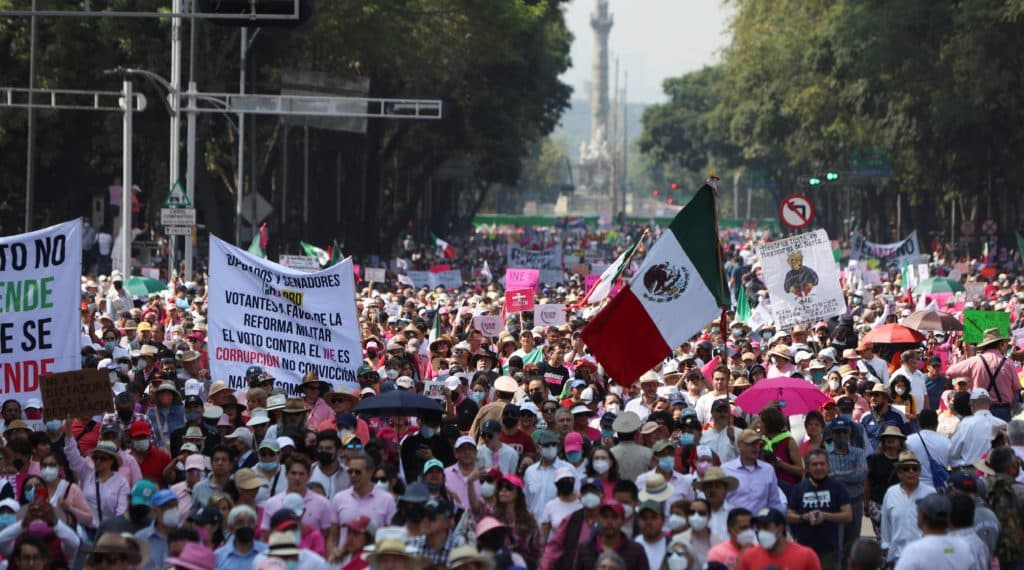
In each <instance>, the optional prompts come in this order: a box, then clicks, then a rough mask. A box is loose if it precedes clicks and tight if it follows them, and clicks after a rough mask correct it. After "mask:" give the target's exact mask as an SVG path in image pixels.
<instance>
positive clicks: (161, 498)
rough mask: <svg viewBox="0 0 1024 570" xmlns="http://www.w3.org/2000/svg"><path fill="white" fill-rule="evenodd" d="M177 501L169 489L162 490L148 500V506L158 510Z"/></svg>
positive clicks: (176, 497)
mask: <svg viewBox="0 0 1024 570" xmlns="http://www.w3.org/2000/svg"><path fill="white" fill-rule="evenodd" d="M177 500H178V496H177V495H175V494H174V491H172V490H170V489H162V490H160V491H157V492H156V493H154V494H153V496H152V498H151V499H150V500H149V506H151V507H157V508H159V507H162V506H164V505H166V504H168V503H171V502H175V501H177Z"/></svg>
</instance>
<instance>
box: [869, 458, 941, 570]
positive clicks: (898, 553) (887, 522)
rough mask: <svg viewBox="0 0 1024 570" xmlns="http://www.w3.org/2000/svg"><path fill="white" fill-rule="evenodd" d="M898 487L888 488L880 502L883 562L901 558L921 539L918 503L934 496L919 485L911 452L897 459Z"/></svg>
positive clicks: (918, 466)
mask: <svg viewBox="0 0 1024 570" xmlns="http://www.w3.org/2000/svg"><path fill="white" fill-rule="evenodd" d="M896 472H897V474H898V475H899V478H900V482H899V484H898V485H893V486H892V487H889V490H888V491H886V492H885V498H884V499H882V532H881V533H880V535H881V536H880V537H879V538H880V539H881V541H880V542H881V545H882V550H883V551H884V552H885V553H886V560H888V561H889V562H895V561H897V560H899V559H900V558H901V557H902V555H903V549H904V548H905V547H906V546H907V545H908V544H910V543H911V542H913V541H915V540H917V539H919V538H921V529H920V528H919V527H918V526H917V520H918V515H917V501H919V500H921V499H923V498H925V497H927V496H928V495H932V494H934V493H935V489H934V488H933V487H929V486H926V485H922V484H921V462H920V461H919V460H918V458H917V456H916V455H914V452H913V451H901V452H900V454H899V457H898V458H897V459H896Z"/></svg>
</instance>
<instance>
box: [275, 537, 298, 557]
mask: <svg viewBox="0 0 1024 570" xmlns="http://www.w3.org/2000/svg"><path fill="white" fill-rule="evenodd" d="M267 545H268V546H269V547H270V548H269V549H268V552H267V554H269V555H270V556H298V555H299V552H300V550H299V545H298V544H296V543H295V535H294V534H293V533H291V532H272V533H270V540H269V541H268V544H267Z"/></svg>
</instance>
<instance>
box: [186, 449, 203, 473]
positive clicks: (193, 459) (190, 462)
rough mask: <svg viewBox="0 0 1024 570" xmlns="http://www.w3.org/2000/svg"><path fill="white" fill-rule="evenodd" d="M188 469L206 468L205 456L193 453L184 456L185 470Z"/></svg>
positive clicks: (201, 469)
mask: <svg viewBox="0 0 1024 570" xmlns="http://www.w3.org/2000/svg"><path fill="white" fill-rule="evenodd" d="M189 469H198V470H200V471H205V470H206V457H204V456H202V455H199V454H198V453H193V454H192V455H189V456H188V457H186V458H185V471H188V470H189Z"/></svg>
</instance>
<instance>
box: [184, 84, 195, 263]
mask: <svg viewBox="0 0 1024 570" xmlns="http://www.w3.org/2000/svg"><path fill="white" fill-rule="evenodd" d="M195 93H196V82H195V81H189V82H188V93H186V95H187V97H188V109H189V111H188V117H187V118H186V121H185V123H186V125H185V128H186V130H187V131H188V134H187V135H186V136H187V139H186V142H185V194H186V195H188V200H189V202H192V205H193V206H195V203H196V201H195V195H196V113H195V110H194V109H195V106H196V98H195ZM184 279H185V280H186V281H188V280H190V279H192V236H185V276H184Z"/></svg>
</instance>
